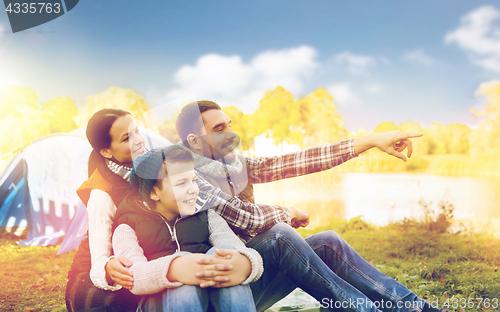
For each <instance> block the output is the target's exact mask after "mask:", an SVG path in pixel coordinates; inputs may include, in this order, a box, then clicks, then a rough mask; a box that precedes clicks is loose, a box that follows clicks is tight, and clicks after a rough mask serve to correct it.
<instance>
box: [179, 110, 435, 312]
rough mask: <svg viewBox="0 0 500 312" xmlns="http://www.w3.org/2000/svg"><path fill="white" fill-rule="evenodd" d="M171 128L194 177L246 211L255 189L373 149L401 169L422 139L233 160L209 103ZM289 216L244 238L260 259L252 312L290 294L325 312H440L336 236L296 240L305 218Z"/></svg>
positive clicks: (223, 124)
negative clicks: (190, 157)
mask: <svg viewBox="0 0 500 312" xmlns="http://www.w3.org/2000/svg"><path fill="white" fill-rule="evenodd" d="M176 128H177V132H178V134H179V136H180V137H181V139H182V141H183V144H184V145H185V146H186V147H188V148H189V149H191V151H192V152H193V154H194V158H195V163H196V170H197V171H198V173H199V174H200V176H201V177H203V179H206V180H207V181H209V182H210V183H211V184H212V185H214V186H217V187H219V188H220V189H222V190H223V191H224V192H225V193H227V194H229V195H231V196H235V197H237V198H239V199H240V200H241V201H244V202H251V203H254V202H255V200H254V196H253V184H254V183H265V182H271V181H276V180H280V179H285V178H291V177H296V176H300V175H304V174H310V173H314V172H319V171H322V170H326V169H330V168H333V167H335V166H337V165H339V164H341V163H343V162H345V161H347V160H349V159H351V158H354V157H356V156H358V155H359V154H361V153H363V152H364V151H366V150H368V149H370V148H373V147H377V148H379V149H381V150H382V151H384V152H386V153H388V154H390V155H393V156H395V157H398V158H400V159H402V160H403V161H406V157H405V155H403V154H402V153H401V152H402V151H404V150H405V149H406V148H408V153H407V155H408V157H411V154H412V142H411V141H410V138H414V137H419V136H421V135H422V134H419V133H405V134H403V133H401V132H399V131H394V132H389V133H379V134H371V135H367V136H365V137H361V138H357V139H352V140H347V141H342V142H339V143H332V144H327V145H323V146H320V147H316V148H310V149H307V150H302V151H299V152H296V153H291V154H287V155H282V156H275V157H263V158H248V157H244V156H241V155H237V154H236V153H235V152H234V149H235V148H236V146H237V145H238V144H237V143H238V137H237V135H236V134H235V133H234V132H233V130H232V129H231V119H230V118H229V117H228V116H226V114H224V112H222V110H221V108H220V106H219V105H217V104H216V103H214V102H211V101H199V102H193V103H190V104H188V105H186V106H185V107H184V108H183V109H182V111H181V113H180V114H179V116H178V118H177V121H176ZM201 188H203V186H200V189H201ZM214 209H215V210H216V211H217V212H218V213H219V214H220V215H221V216H222V217H224V218H228V217H230V216H227V215H225V213H224V211H222V210H221V209H219V208H218V207H214ZM282 209H287V208H282ZM288 213H289V219H287V220H283V221H284V222H283V223H278V224H276V225H274V226H273V227H272V228H271V229H269V230H267V231H265V232H261V233H260V234H258V235H256V236H255V237H253V238H251V237H248V236H246V237H243V238H244V239H246V240H248V241H247V247H251V248H254V249H256V250H257V251H259V253H260V254H261V256H262V258H263V259H264V275H263V276H262V278H261V279H260V280H259V281H257V282H255V283H252V284H251V287H252V292H253V295H254V300H255V303H256V306H257V311H263V310H265V309H267V308H269V307H270V306H272V305H273V304H274V303H275V302H277V301H278V300H280V299H281V298H283V297H285V296H286V295H287V294H288V293H290V292H291V291H292V290H293V289H295V288H296V287H297V286H298V287H300V288H302V289H303V290H305V291H306V292H308V293H309V294H310V295H312V296H314V297H315V298H316V299H317V300H318V301H319V302H320V304H322V306H323V307H325V308H328V309H331V310H339V309H344V310H347V311H379V310H378V309H377V308H381V309H385V310H390V311H440V310H439V309H436V308H432V307H430V306H429V304H427V303H426V302H425V301H423V300H422V299H420V298H418V297H417V296H416V295H415V294H414V293H412V292H411V291H410V290H408V289H407V288H406V287H404V286H403V285H401V284H399V283H398V282H396V281H395V280H393V279H391V278H389V277H387V276H386V275H384V274H382V273H380V272H379V271H378V270H377V269H375V268H374V267H373V266H371V265H370V264H369V263H368V262H366V261H365V260H364V259H363V258H361V256H359V255H358V254H357V253H356V252H355V251H354V250H353V249H352V248H351V247H350V246H349V245H348V244H347V243H346V242H345V241H344V240H343V239H342V238H341V237H340V236H338V235H337V234H336V233H334V232H331V231H328V232H323V233H318V234H316V235H313V236H310V237H308V238H307V239H305V240H304V239H302V237H300V235H298V233H297V232H296V231H295V230H293V229H292V228H291V227H290V226H289V225H287V223H291V224H292V225H293V226H294V227H299V226H306V225H307V224H308V223H309V215H308V213H307V212H305V211H301V210H298V209H296V208H293V207H292V208H288ZM228 223H230V224H231V222H229V221H228ZM235 232H238V230H237V229H235ZM384 304H386V305H385V306H383V305H384ZM388 305H390V306H388Z"/></svg>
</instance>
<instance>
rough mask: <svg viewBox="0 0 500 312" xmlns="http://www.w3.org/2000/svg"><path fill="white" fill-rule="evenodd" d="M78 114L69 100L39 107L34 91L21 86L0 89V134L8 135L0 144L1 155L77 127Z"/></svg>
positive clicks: (60, 99) (54, 101) (58, 99)
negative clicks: (75, 120)
mask: <svg viewBox="0 0 500 312" xmlns="http://www.w3.org/2000/svg"><path fill="white" fill-rule="evenodd" d="M77 111H78V108H77V107H76V106H75V104H74V101H73V100H71V99H70V98H55V99H54V100H51V101H48V102H47V103H45V104H42V103H40V102H39V100H38V95H37V94H36V91H35V90H33V89H32V88H28V87H22V86H7V87H4V88H3V89H2V90H0V131H2V133H8V134H9V135H8V136H6V137H5V138H4V139H3V140H2V141H1V142H0V153H1V155H3V154H5V153H8V152H13V151H16V150H18V149H20V148H22V147H25V146H27V145H29V144H30V143H31V142H32V141H33V140H35V139H37V138H39V137H41V136H43V135H46V134H49V133H56V132H67V131H71V130H73V129H75V128H76V125H75V123H74V121H73V116H74V115H75V114H76V112H77Z"/></svg>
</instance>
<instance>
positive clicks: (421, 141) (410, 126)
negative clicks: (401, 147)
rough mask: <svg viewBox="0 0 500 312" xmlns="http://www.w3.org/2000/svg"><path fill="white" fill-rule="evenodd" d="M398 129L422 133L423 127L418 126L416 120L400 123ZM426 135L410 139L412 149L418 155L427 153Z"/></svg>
mask: <svg viewBox="0 0 500 312" xmlns="http://www.w3.org/2000/svg"><path fill="white" fill-rule="evenodd" d="M398 128H399V130H401V132H403V133H405V132H408V133H424V129H422V127H421V126H420V124H419V123H418V122H415V121H410V122H405V123H401V124H400V125H399V127H398ZM428 139H429V138H428V137H427V136H426V135H425V133H424V136H423V137H419V138H414V139H411V142H412V147H413V151H414V152H415V153H417V154H420V155H426V154H428V153H429V147H428V146H429V144H428Z"/></svg>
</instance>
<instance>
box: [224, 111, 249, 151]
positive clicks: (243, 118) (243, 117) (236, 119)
mask: <svg viewBox="0 0 500 312" xmlns="http://www.w3.org/2000/svg"><path fill="white" fill-rule="evenodd" d="M222 111H223V112H224V113H225V114H226V115H227V116H228V117H229V118H231V120H232V123H231V128H232V129H233V131H234V132H235V133H236V134H237V135H238V136H239V137H240V140H241V147H242V148H243V150H249V149H250V148H251V147H252V146H253V140H254V138H255V136H256V133H257V131H256V130H255V125H254V123H253V122H252V120H251V118H252V115H247V114H244V113H243V112H241V111H240V110H239V109H238V108H236V107H235V106H226V107H223V108H222Z"/></svg>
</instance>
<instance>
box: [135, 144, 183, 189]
mask: <svg viewBox="0 0 500 312" xmlns="http://www.w3.org/2000/svg"><path fill="white" fill-rule="evenodd" d="M175 149H178V150H184V149H186V148H185V147H184V146H182V145H178V144H172V145H169V146H167V147H163V148H155V149H152V150H150V151H148V152H146V153H144V154H142V155H140V156H138V157H137V158H136V159H135V160H134V167H133V168H132V172H131V173H130V179H129V182H130V184H131V185H132V187H133V188H135V189H136V190H138V191H139V193H140V194H141V195H142V197H143V198H145V199H146V198H149V194H151V190H152V189H153V186H154V185H155V183H156V180H157V179H163V178H165V170H161V168H162V166H163V161H164V160H165V155H167V154H168V153H169V152H170V151H172V150H175Z"/></svg>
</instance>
